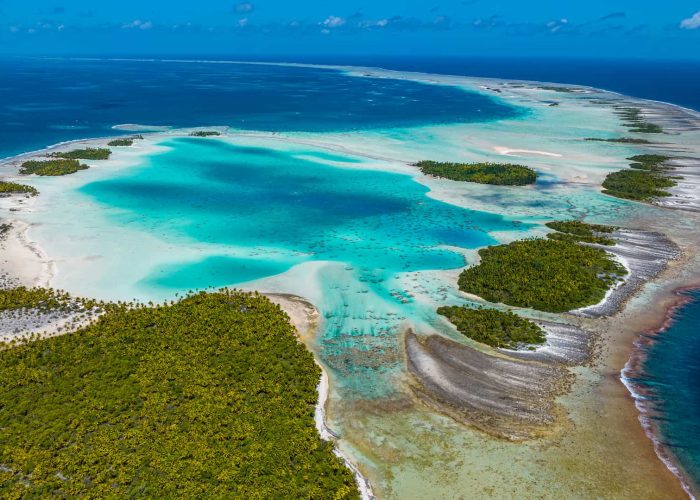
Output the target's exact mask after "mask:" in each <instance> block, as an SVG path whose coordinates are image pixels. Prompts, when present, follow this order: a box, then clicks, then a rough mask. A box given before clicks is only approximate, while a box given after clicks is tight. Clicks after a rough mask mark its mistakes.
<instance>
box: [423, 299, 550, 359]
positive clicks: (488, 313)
mask: <svg viewBox="0 0 700 500" xmlns="http://www.w3.org/2000/svg"><path fill="white" fill-rule="evenodd" d="M437 312H438V314H441V315H443V316H445V317H446V318H447V319H448V320H449V321H450V323H452V324H453V325H455V327H457V330H458V331H459V332H460V333H462V334H464V335H465V336H467V337H469V338H470V339H472V340H476V341H477V342H481V343H482V344H486V345H490V346H492V347H503V348H505V349H516V348H518V347H520V346H522V345H523V344H542V343H544V341H545V336H544V332H543V331H542V329H541V328H540V327H539V326H537V325H536V324H535V323H533V322H532V321H529V320H527V319H525V318H521V317H520V316H518V315H517V314H513V313H512V312H510V311H498V310H496V309H470V308H468V307H458V306H450V307H440V308H439V309H438V310H437Z"/></svg>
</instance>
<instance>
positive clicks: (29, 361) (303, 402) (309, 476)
mask: <svg viewBox="0 0 700 500" xmlns="http://www.w3.org/2000/svg"><path fill="white" fill-rule="evenodd" d="M105 308H106V312H105V314H104V315H102V316H101V317H100V318H99V319H98V320H97V321H96V322H94V323H93V324H92V325H90V326H88V327H85V328H83V329H81V330H79V331H77V332H75V333H72V334H69V335H64V336H60V337H54V338H47V339H43V340H37V341H33V342H27V343H24V344H22V345H19V346H17V347H13V348H10V349H5V350H2V351H0V401H1V403H0V429H2V432H0V464H2V467H0V496H2V497H4V498H20V497H22V498H40V497H48V496H51V497H56V498H75V497H83V498H134V497H142V498H149V497H151V498H152V497H158V498H314V499H315V498H319V499H323V498H328V499H330V498H333V499H342V498H357V496H358V493H357V489H356V486H355V483H354V478H353V476H352V473H351V472H350V471H349V470H348V469H347V468H345V466H344V465H343V464H342V462H341V460H340V459H339V458H337V457H336V456H335V455H334V454H333V452H332V447H333V445H332V444H331V443H328V442H324V441H322V440H321V439H320V437H319V436H318V433H317V431H316V428H315V425H314V407H315V404H316V400H317V398H318V394H317V392H316V385H317V383H318V379H319V376H320V369H319V368H318V367H317V366H316V364H315V363H314V360H313V357H312V355H311V354H310V353H309V352H308V351H307V350H306V349H305V348H304V346H303V345H302V344H301V343H299V342H298V341H297V340H296V337H295V332H294V328H293V327H292V326H291V325H290V324H289V321H288V318H287V317H286V315H285V314H284V313H283V312H282V311H281V310H280V309H279V307H278V306H276V305H274V304H272V303H271V302H270V301H268V300H267V299H266V298H264V297H262V296H259V295H257V294H246V293H241V292H234V291H222V292H220V293H215V294H197V295H193V296H190V297H187V298H185V299H183V300H181V301H179V302H177V303H171V304H166V305H160V306H151V307H146V306H136V305H133V304H132V305H124V304H121V305H108V306H105Z"/></svg>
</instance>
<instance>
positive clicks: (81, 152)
mask: <svg viewBox="0 0 700 500" xmlns="http://www.w3.org/2000/svg"><path fill="white" fill-rule="evenodd" d="M111 154H112V151H110V150H109V149H106V148H85V149H75V150H73V151H67V152H58V153H51V154H50V155H49V156H51V157H52V158H63V159H65V160H107V159H109V157H110V155H111Z"/></svg>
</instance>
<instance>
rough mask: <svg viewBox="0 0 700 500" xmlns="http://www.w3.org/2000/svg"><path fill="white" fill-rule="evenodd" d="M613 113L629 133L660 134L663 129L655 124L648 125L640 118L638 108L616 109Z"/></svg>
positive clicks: (640, 114)
mask: <svg viewBox="0 0 700 500" xmlns="http://www.w3.org/2000/svg"><path fill="white" fill-rule="evenodd" d="M615 113H616V114H617V115H618V116H619V117H621V118H622V119H623V120H624V122H625V123H624V125H625V126H626V127H629V131H630V132H634V133H639V134H662V133H663V132H664V130H663V128H661V127H660V126H659V125H657V124H655V123H649V122H647V121H646V120H645V119H644V118H643V117H642V110H641V109H639V108H617V109H616V111H615Z"/></svg>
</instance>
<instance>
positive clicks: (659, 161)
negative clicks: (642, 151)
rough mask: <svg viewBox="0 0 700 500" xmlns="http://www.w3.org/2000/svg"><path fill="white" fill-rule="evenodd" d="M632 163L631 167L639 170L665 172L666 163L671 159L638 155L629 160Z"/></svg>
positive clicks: (668, 157) (661, 156) (660, 156)
mask: <svg viewBox="0 0 700 500" xmlns="http://www.w3.org/2000/svg"><path fill="white" fill-rule="evenodd" d="M627 159H628V160H630V161H631V162H632V163H630V167H632V168H636V169H637V170H651V171H654V172H663V171H665V170H666V169H665V168H664V163H666V162H667V161H668V160H670V159H671V157H670V156H664V155H636V156H631V157H630V158H627Z"/></svg>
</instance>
